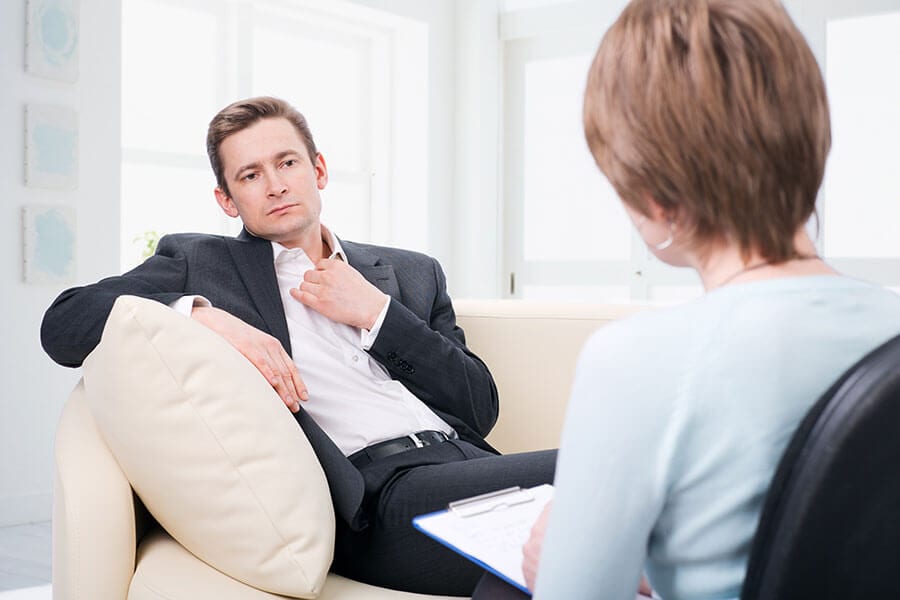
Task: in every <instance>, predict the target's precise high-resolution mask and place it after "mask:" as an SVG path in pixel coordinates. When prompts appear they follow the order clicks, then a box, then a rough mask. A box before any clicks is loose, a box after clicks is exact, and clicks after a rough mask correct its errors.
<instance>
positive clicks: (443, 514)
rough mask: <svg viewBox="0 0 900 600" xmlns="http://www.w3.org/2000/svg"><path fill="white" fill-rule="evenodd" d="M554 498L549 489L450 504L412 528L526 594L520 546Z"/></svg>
mask: <svg viewBox="0 0 900 600" xmlns="http://www.w3.org/2000/svg"><path fill="white" fill-rule="evenodd" d="M552 498H553V486H552V485H548V484H545V485H540V486H537V487H533V488H525V489H521V488H510V489H507V490H500V491H498V492H492V493H490V494H484V495H482V496H475V497H473V498H466V499H464V500H460V501H458V502H451V503H450V506H449V507H448V509H447V510H442V511H439V512H435V513H430V514H427V515H421V516H419V517H416V518H414V519H413V525H414V526H415V527H416V529H418V530H420V531H422V532H423V533H425V534H426V535H429V536H431V537H432V538H434V539H435V540H437V541H438V542H440V543H442V544H444V545H445V546H447V547H448V548H450V549H451V550H454V551H455V552H458V553H459V554H461V555H463V556H465V557H466V558H468V559H469V560H471V561H473V562H475V563H477V564H478V565H480V566H482V567H484V568H485V569H487V570H488V571H491V572H492V573H494V574H495V575H497V576H498V577H500V578H501V579H504V580H506V581H507V582H509V583H511V584H512V585H514V586H516V587H517V588H519V589H520V590H522V591H524V592H526V593H530V591H529V590H528V588H527V587H526V585H525V577H524V575H523V574H522V546H523V545H524V544H525V542H526V541H528V536H529V534H530V533H531V527H532V525H534V522H535V521H536V520H537V518H538V516H540V514H541V511H543V510H544V506H546V504H547V502H549V501H550V500H551V499H552Z"/></svg>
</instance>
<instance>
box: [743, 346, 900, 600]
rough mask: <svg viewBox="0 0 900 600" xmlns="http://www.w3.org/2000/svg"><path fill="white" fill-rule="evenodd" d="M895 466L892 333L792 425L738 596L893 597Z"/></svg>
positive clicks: (774, 599)
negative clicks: (789, 438)
mask: <svg viewBox="0 0 900 600" xmlns="http://www.w3.org/2000/svg"><path fill="white" fill-rule="evenodd" d="M801 368H802V365H801ZM898 469H900V336H897V337H895V338H893V339H891V340H890V341H888V342H886V343H885V344H883V345H882V346H880V347H879V348H877V349H875V350H874V351H872V352H871V353H869V354H868V355H866V356H865V357H864V358H862V359H861V360H860V361H859V362H858V363H856V364H855V365H854V366H853V367H851V368H850V369H849V370H848V371H847V372H846V373H844V375H843V376H842V377H841V378H840V379H839V380H838V381H837V382H836V383H835V384H834V385H833V386H832V387H831V388H830V389H829V390H828V391H827V392H826V393H825V395H824V396H822V398H821V399H820V400H819V401H818V402H817V403H816V404H815V405H814V406H813V407H812V408H811V409H810V411H809V413H808V414H807V416H806V418H805V419H804V420H803V422H802V423H801V424H800V426H799V427H798V429H797V432H796V433H795V434H794V436H793V438H792V439H791V442H790V443H789V444H788V447H787V450H786V451H785V453H784V455H783V457H782V459H781V462H780V463H779V466H778V469H777V471H776V472H775V476H774V478H773V479H772V485H771V487H770V489H769V492H768V494H767V496H766V501H765V505H764V507H763V510H762V513H761V516H760V522H759V526H758V528H757V531H756V536H755V538H754V540H753V546H752V548H751V552H750V560H749V563H748V566H747V575H746V578H745V580H744V586H743V590H742V594H741V599H742V600H780V599H788V598H790V599H796V598H813V599H816V600H823V599H829V598H835V599H838V598H840V599H841V600H849V599H854V598H865V599H869V598H900V477H898V475H900V473H898Z"/></svg>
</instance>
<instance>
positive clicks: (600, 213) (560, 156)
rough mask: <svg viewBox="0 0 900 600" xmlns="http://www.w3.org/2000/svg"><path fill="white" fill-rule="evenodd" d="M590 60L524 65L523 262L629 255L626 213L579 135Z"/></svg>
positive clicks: (585, 56)
mask: <svg viewBox="0 0 900 600" xmlns="http://www.w3.org/2000/svg"><path fill="white" fill-rule="evenodd" d="M591 58H592V57H591V56H590V55H581V56H570V57H565V58H553V59H544V60H535V61H531V62H529V63H528V64H527V65H526V67H525V123H524V127H525V129H524V132H525V133H524V140H525V141H524V146H525V147H524V149H523V150H524V185H523V187H524V196H525V198H524V206H525V215H524V219H525V223H524V228H525V230H524V248H523V254H524V258H525V260H526V261H529V260H531V261H551V260H566V261H579V260H622V259H628V258H629V257H630V256H631V246H630V236H631V227H630V226H629V223H628V220H627V217H626V216H625V212H624V210H623V209H622V207H621V204H620V201H619V199H618V196H617V195H616V193H615V191H614V190H613V188H612V186H611V185H610V184H609V182H608V181H607V180H606V178H605V177H603V175H602V174H601V173H600V171H599V170H598V169H597V166H596V165H595V164H594V159H593V157H592V156H591V153H590V151H589V150H588V148H587V144H586V142H585V141H584V133H583V130H582V125H581V105H582V95H583V93H584V84H585V80H586V77H587V72H588V66H589V65H590V62H591Z"/></svg>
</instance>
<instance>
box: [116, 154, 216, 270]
mask: <svg viewBox="0 0 900 600" xmlns="http://www.w3.org/2000/svg"><path fill="white" fill-rule="evenodd" d="M215 185H216V183H215V178H214V177H213V176H212V173H211V172H210V171H209V169H182V168H178V167H157V166H145V165H135V164H129V163H125V164H123V165H122V199H123V201H122V267H123V268H131V267H133V266H134V265H136V264H138V263H139V262H141V250H142V244H141V243H140V242H135V241H134V239H135V238H136V237H139V236H142V235H143V234H144V233H145V232H150V231H155V232H157V233H161V234H163V233H177V232H183V231H198V232H205V233H226V232H227V231H228V227H227V225H226V220H227V219H228V217H226V216H225V214H224V213H223V212H222V209H220V208H219V205H218V204H216V200H215V197H214V196H213V192H212V190H213V188H214V187H215Z"/></svg>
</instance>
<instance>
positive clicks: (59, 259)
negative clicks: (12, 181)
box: [22, 204, 76, 284]
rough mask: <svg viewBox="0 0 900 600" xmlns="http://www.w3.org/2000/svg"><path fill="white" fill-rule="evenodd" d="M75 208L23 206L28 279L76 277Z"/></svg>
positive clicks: (65, 281) (51, 280) (48, 280)
mask: <svg viewBox="0 0 900 600" xmlns="http://www.w3.org/2000/svg"><path fill="white" fill-rule="evenodd" d="M75 232H76V229H75V209H74V208H72V207H71V206H48V205H38V204H34V205H29V206H25V207H24V208H23V209H22V240H23V277H24V280H25V283H53V284H69V283H73V282H74V281H75V241H76V240H75Z"/></svg>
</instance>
